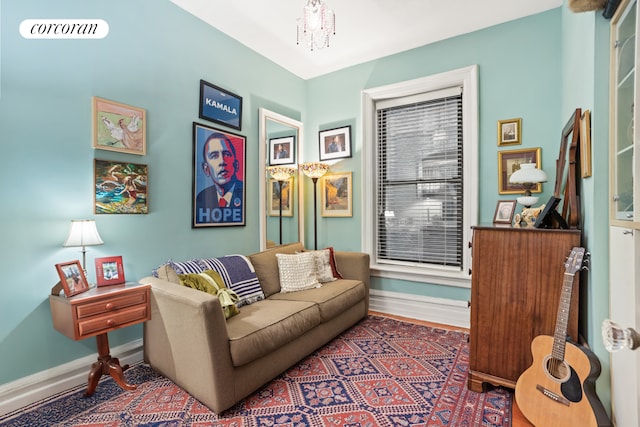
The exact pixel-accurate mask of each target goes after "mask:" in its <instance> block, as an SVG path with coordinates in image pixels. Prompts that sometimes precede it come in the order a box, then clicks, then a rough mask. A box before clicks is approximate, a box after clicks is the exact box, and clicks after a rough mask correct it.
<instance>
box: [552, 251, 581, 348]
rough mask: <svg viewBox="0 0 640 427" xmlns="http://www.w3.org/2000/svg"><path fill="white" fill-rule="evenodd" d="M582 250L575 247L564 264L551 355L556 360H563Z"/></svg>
mask: <svg viewBox="0 0 640 427" xmlns="http://www.w3.org/2000/svg"><path fill="white" fill-rule="evenodd" d="M584 255H585V251H584V248H579V247H575V248H573V249H572V250H571V254H570V255H569V257H568V258H567V262H566V263H565V271H564V276H563V277H564V279H563V281H562V293H561V294H560V304H559V305H558V316H557V317H556V330H555V333H554V334H553V349H552V350H551V355H552V356H553V357H554V358H555V359H556V360H564V350H565V344H566V342H567V324H568V323H569V310H570V308H571V294H572V293H573V280H574V279H575V276H576V272H578V271H580V269H581V268H582V260H583V258H584Z"/></svg>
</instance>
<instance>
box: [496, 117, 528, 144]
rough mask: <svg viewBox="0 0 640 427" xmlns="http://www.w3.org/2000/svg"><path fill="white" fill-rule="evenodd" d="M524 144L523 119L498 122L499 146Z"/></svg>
mask: <svg viewBox="0 0 640 427" xmlns="http://www.w3.org/2000/svg"><path fill="white" fill-rule="evenodd" d="M518 144H522V119H508V120H500V121H498V146H503V145H518Z"/></svg>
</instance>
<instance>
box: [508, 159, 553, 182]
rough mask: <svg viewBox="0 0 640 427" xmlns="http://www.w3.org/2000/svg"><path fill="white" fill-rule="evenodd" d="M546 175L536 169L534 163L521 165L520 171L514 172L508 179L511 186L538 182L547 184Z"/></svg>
mask: <svg viewBox="0 0 640 427" xmlns="http://www.w3.org/2000/svg"><path fill="white" fill-rule="evenodd" d="M547 179H548V178H547V174H546V173H545V172H544V171H543V170H542V169H538V168H537V167H536V164H535V163H523V164H521V165H520V169H518V170H517V171H515V172H514V173H512V174H511V176H510V177H509V182H510V183H512V184H537V183H539V182H547Z"/></svg>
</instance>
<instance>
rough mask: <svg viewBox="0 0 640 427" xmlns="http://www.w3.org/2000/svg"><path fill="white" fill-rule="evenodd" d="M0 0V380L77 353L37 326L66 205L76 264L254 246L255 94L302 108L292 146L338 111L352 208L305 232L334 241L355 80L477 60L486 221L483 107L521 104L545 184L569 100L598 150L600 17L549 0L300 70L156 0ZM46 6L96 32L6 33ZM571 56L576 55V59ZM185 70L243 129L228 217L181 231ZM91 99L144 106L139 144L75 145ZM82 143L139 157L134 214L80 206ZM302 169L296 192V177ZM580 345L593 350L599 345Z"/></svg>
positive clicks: (356, 213) (392, 286)
mask: <svg viewBox="0 0 640 427" xmlns="http://www.w3.org/2000/svg"><path fill="white" fill-rule="evenodd" d="M0 7H1V9H0V28H1V30H0V31H1V33H0V43H1V44H0V48H1V50H0V61H1V62H0V72H1V74H0V76H1V80H0V85H1V86H0V141H2V145H3V148H4V159H5V162H4V163H3V167H2V168H0V182H2V183H3V184H4V185H3V186H2V189H1V190H0V196H1V197H2V209H0V227H2V228H1V232H2V243H1V245H2V253H3V255H4V256H3V257H2V260H3V261H2V264H1V265H2V267H3V268H2V271H3V272H5V274H4V280H3V281H2V282H1V283H2V284H0V287H2V294H3V298H2V299H0V313H1V314H0V315H1V316H2V319H3V321H2V322H1V323H0V360H2V361H3V363H2V364H0V384H3V383H7V382H10V381H12V380H15V379H17V378H20V377H23V376H25V375H28V374H32V373H35V372H39V371H42V370H44V369H47V368H50V367H53V366H56V365H59V364H61V363H64V362H68V361H71V360H74V359H76V358H79V357H82V356H86V355H92V354H95V343H94V342H93V340H84V341H80V342H73V341H70V340H68V339H67V338H65V337H63V336H62V335H60V334H59V333H57V332H56V331H55V330H53V328H52V326H51V319H50V311H49V306H48V301H47V297H46V295H47V294H48V292H49V290H50V288H51V286H53V284H55V282H56V281H57V276H56V273H55V269H54V264H56V263H58V262H63V261H68V260H71V259H75V258H79V257H80V253H79V251H78V250H77V249H75V248H62V246H61V243H62V241H63V239H64V238H65V236H66V233H67V229H68V226H69V220H70V219H76V218H94V219H96V222H97V225H98V228H99V230H100V233H101V235H102V237H103V239H104V241H105V245H103V246H97V247H91V248H89V252H88V257H87V263H88V265H89V266H90V268H89V278H90V279H93V278H94V273H93V272H92V270H93V269H92V268H91V266H92V265H93V259H94V258H95V257H97V256H110V255H122V256H123V259H124V263H125V272H126V275H127V278H128V279H131V280H134V279H137V278H141V277H143V276H145V275H148V274H149V271H150V270H151V269H152V268H154V267H155V266H157V265H158V264H159V263H161V262H163V261H165V260H166V259H168V258H173V259H176V260H180V259H187V258H191V257H196V256H203V255H207V256H210V255H223V254H228V253H250V252H253V251H256V250H257V249H258V213H257V211H256V210H257V207H258V186H257V185H256V184H257V182H258V176H257V169H258V168H257V165H258V161H259V160H258V108H260V107H266V108H269V109H271V110H273V111H276V112H279V113H283V114H286V115H289V116H292V117H294V118H296V119H301V120H302V121H303V122H304V124H305V140H304V141H303V144H304V146H305V147H304V152H305V159H304V160H317V159H318V157H317V156H318V154H317V153H318V134H317V132H318V131H319V130H323V129H329V128H334V127H338V126H343V125H351V126H352V139H353V147H352V152H353V157H352V158H350V159H345V160H343V161H341V162H340V163H338V164H336V165H334V166H333V170H335V171H352V172H353V185H354V205H353V218H322V217H320V216H319V217H318V227H319V229H318V246H320V247H321V246H325V245H332V246H334V247H336V248H337V249H340V250H359V249H360V247H361V221H360V218H361V217H362V215H363V211H362V206H361V204H360V200H361V195H362V192H363V191H368V190H369V185H370V184H368V183H364V182H362V174H361V151H362V145H363V143H364V141H363V139H362V130H361V126H362V123H361V117H360V102H361V97H360V93H361V91H362V90H363V89H367V88H373V87H377V86H381V85H386V84H391V83H396V82H400V81H404V80H408V79H413V78H418V77H422V76H428V75H431V74H434V73H439V72H443V71H447V70H453V69H457V68H461V67H466V66H469V65H472V64H478V66H479V95H480V114H479V143H480V148H479V163H480V167H479V182H480V185H479V187H480V194H479V200H480V206H479V218H478V219H479V222H481V223H490V222H491V218H492V216H493V213H494V210H495V205H496V201H497V200H498V199H500V198H503V199H512V198H513V197H512V196H500V195H499V194H498V174H497V169H498V168H497V157H498V154H497V153H498V151H499V147H497V143H496V124H497V121H498V120H502V119H509V118H515V117H521V118H522V120H523V134H522V136H523V144H522V145H521V146H518V147H514V148H532V147H542V167H543V168H544V169H545V170H546V171H547V172H548V173H549V174H550V175H551V177H550V181H551V182H552V181H553V171H554V169H555V168H554V165H555V158H556V157H557V153H558V149H559V147H558V143H559V136H560V130H561V129H562V126H563V125H564V123H565V122H566V119H567V114H568V111H569V110H571V109H572V108H575V106H581V107H583V108H589V109H591V110H592V111H593V113H594V140H595V139H596V138H598V139H599V140H600V141H601V142H600V143H597V142H595V143H594V147H599V148H597V149H598V150H599V152H598V154H603V157H604V156H605V154H604V148H603V147H605V146H606V143H604V141H606V135H607V134H606V129H605V128H606V113H605V112H606V108H607V104H606V103H605V102H604V101H605V100H606V79H607V75H606V70H605V69H603V68H602V66H601V64H600V62H601V61H603V59H602V58H601V56H606V55H608V51H606V49H607V47H606V45H604V47H603V46H602V42H601V39H602V37H608V26H607V25H608V24H607V23H606V22H605V21H604V20H602V19H601V18H599V17H594V14H593V13H590V14H583V15H580V16H578V15H574V14H570V13H568V12H566V11H565V9H566V8H562V9H560V8H558V9H554V10H551V11H548V12H545V13H541V14H538V15H534V16H531V17H527V18H524V19H520V20H517V21H513V22H509V23H505V24H501V25H498V26H494V27H491V28H488V29H484V30H481V31H477V32H474V33H471V34H468V35H464V36H459V37H455V38H451V39H448V40H444V41H441V42H437V43H434V44H431V45H427V46H423V47H421V48H417V49H413V50H410V51H407V52H403V53H400V54H396V55H392V56H389V57H385V58H382V59H379V60H376V61H371V62H367V63H365V64H361V65H357V66H354V67H350V68H347V69H344V70H341V71H338V72H334V73H331V74H328V75H326V76H322V77H318V78H315V79H311V80H308V81H303V80H301V79H299V78H297V77H295V76H294V75H292V74H290V73H289V72H288V71H286V70H284V69H282V68H280V67H279V66H278V65H276V64H274V63H272V62H270V61H268V60H266V59H265V58H263V57H261V56H259V55H257V54H256V53H254V52H253V51H251V50H249V49H247V48H245V47H244V46H242V45H240V44H239V43H237V42H236V41H234V40H232V39H230V38H228V37H227V36H225V35H224V34H222V33H220V32H218V31H216V30H215V29H212V28H211V27H209V26H208V25H206V24H204V23H203V22H201V21H199V20H198V19H196V18H194V17H192V16H191V15H189V14H188V13H186V12H184V11H183V10H181V9H179V8H178V7H176V6H175V5H173V4H172V3H170V2H169V1H168V0H161V1H159V0H138V1H136V2H129V1H125V0H113V1H111V2H109V3H108V4H107V3H104V2H102V3H97V2H85V1H80V0H59V1H56V2H55V3H51V5H50V3H48V2H45V1H42V0H41V1H36V0H22V1H17V0H12V1H8V0H3V1H2V3H1V5H0ZM124 11H126V12H124ZM60 17H64V18H100V19H104V20H105V21H107V22H108V23H109V25H110V33H109V35H108V37H107V38H105V39H103V40H77V41H71V40H58V41H44V40H26V39H23V38H22V37H21V36H20V35H19V33H18V25H19V24H20V22H21V21H22V20H24V19H29V18H60ZM142 17H144V18H142ZM601 21H603V22H601ZM585 30H586V31H587V32H588V37H590V38H591V41H590V42H588V43H586V45H581V49H583V50H585V51H583V52H579V53H578V54H575V56H574V54H573V53H572V54H571V56H570V57H569V58H568V56H567V50H568V49H573V48H574V47H575V46H576V45H578V44H579V43H580V41H579V40H581V37H582V36H583V34H582V33H583V32H584V31H585ZM605 33H606V34H605ZM581 66H586V67H587V71H586V74H584V73H583V72H584V69H582V68H581ZM257 70H259V71H257ZM573 70H577V75H578V76H579V77H578V78H576V79H575V80H577V81H574V79H573V78H572V76H575V75H576V72H575V71H573ZM200 79H205V80H207V81H210V82H212V83H214V84H217V85H220V86H222V87H224V88H226V89H228V90H230V91H232V92H235V93H237V94H239V95H240V96H242V97H243V98H244V114H243V126H242V131H241V132H239V133H241V134H243V135H245V136H246V137H247V148H248V149H247V167H246V170H247V185H246V188H247V202H246V206H247V221H246V222H247V225H246V226H244V227H225V228H216V229H205V230H192V229H191V228H190V215H191V208H190V203H191V195H190V190H191V144H192V142H191V124H192V122H193V121H199V122H202V121H201V120H199V119H198V117H197V116H198V82H199V80H200ZM602 82H605V83H604V85H605V88H604V89H602V85H603V83H602ZM585 88H586V89H585ZM585 90H586V91H587V93H586V94H585V93H584V91H585ZM92 96H100V97H104V98H108V99H113V100H116V101H119V102H123V103H126V104H131V105H135V106H139V107H143V108H145V109H146V110H147V114H148V127H147V140H148V154H147V155H146V156H134V155H127V154H122V153H113V152H108V151H101V150H93V149H92V148H91V97H92ZM203 123H205V124H208V123H206V122H203ZM600 151H602V153H600ZM94 158H100V159H107V160H126V161H131V162H135V163H145V164H148V165H149V181H150V187H149V191H150V193H149V204H150V213H149V214H148V215H139V216H134V215H94V214H93V211H92V190H93V189H92V181H93V178H92V172H93V159H94ZM594 159H595V161H594V174H596V176H595V177H594V178H592V179H590V180H587V181H589V182H587V181H585V188H587V191H586V192H585V197H584V199H585V200H584V201H583V205H584V206H585V218H586V221H587V223H586V224H588V225H587V227H588V229H587V233H588V236H589V237H588V238H589V239H590V241H591V239H593V242H596V243H602V242H603V240H606V239H605V236H606V222H605V221H600V222H599V223H598V224H596V222H595V221H594V219H593V218H595V217H596V215H600V214H601V212H600V210H601V208H598V206H597V203H596V202H599V200H600V197H601V196H602V191H605V193H606V174H607V165H606V157H605V160H603V159H602V158H601V157H599V156H595V157H594ZM303 181H304V185H305V186H306V191H307V194H308V195H309V194H312V187H311V184H310V180H308V179H307V180H303ZM543 190H544V192H543V194H542V195H541V200H546V198H548V196H549V195H550V194H551V192H552V185H551V184H545V185H544V186H543ZM587 199H588V200H587ZM602 200H603V202H604V199H602ZM304 202H305V209H306V212H307V216H306V224H305V228H306V230H307V233H306V238H305V243H306V245H307V246H312V245H313V232H312V230H313V216H312V215H310V212H311V211H312V207H313V202H312V199H311V197H306V198H305V201H304ZM605 215H606V213H605ZM603 217H606V216H603ZM590 249H591V248H590ZM592 252H595V253H594V258H595V257H597V258H598V259H599V264H600V265H602V267H600V268H599V269H598V271H597V273H595V272H594V274H597V276H598V282H600V281H601V280H604V281H602V283H606V277H607V274H608V272H607V271H605V270H606V264H607V262H606V258H607V257H606V245H605V246H603V247H602V248H600V249H598V250H597V251H592ZM594 261H595V260H594ZM514 262H517V259H514ZM594 263H595V262H594ZM589 286H590V287H593V288H596V287H595V286H593V285H591V284H590V285H589ZM373 287H374V288H376V289H383V290H390V291H397V292H405V293H411V294H418V295H426V296H434V297H438V298H450V299H456V300H468V298H469V290H468V289H465V288H454V287H444V286H437V285H429V284H419V283H414V282H408V281H401V280H381V279H374V280H373ZM604 296H606V286H605V285H599V287H598V291H597V292H596V293H595V294H594V295H593V296H592V297H591V298H590V299H589V300H588V302H587V303H586V307H585V308H586V309H587V310H589V316H588V319H587V321H586V322H585V325H586V327H587V329H588V339H589V341H590V342H595V341H597V330H596V329H597V328H596V323H597V322H598V321H599V318H600V317H602V315H604V313H606V310H607V300H606V298H604ZM592 313H594V314H592ZM594 316H595V317H594ZM140 336H141V328H140V327H133V328H128V329H125V330H122V331H117V332H116V333H113V334H110V341H111V344H112V346H115V345H118V344H122V343H125V342H128V341H131V340H133V339H137V338H140ZM595 348H596V351H597V352H598V354H599V355H600V356H601V358H602V353H601V351H600V350H601V348H600V345H599V344H597V343H595ZM606 389H608V387H607V386H606V385H605V394H606V392H607V390H606ZM600 391H601V394H602V389H600Z"/></svg>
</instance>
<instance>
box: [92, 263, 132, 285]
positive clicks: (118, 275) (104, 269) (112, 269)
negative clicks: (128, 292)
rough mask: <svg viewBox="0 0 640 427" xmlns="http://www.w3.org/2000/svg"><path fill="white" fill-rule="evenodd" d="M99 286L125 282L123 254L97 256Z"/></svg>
mask: <svg viewBox="0 0 640 427" xmlns="http://www.w3.org/2000/svg"><path fill="white" fill-rule="evenodd" d="M95 263H96V279H97V281H98V283H97V285H98V286H109V285H121V284H123V283H124V282H125V279H124V268H123V266H122V257H121V256H111V257H102V258H96V261H95Z"/></svg>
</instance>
